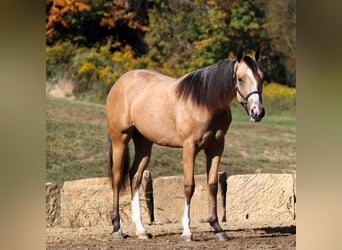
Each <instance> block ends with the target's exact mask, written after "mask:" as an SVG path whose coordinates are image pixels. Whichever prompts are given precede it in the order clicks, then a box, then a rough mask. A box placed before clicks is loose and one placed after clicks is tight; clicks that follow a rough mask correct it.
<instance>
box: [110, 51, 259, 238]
mask: <svg viewBox="0 0 342 250" xmlns="http://www.w3.org/2000/svg"><path fill="white" fill-rule="evenodd" d="M259 59H260V52H259V50H257V51H256V53H255V55H254V57H253V56H248V55H243V53H242V51H239V53H238V55H237V57H236V59H231V60H223V61H220V62H218V63H216V64H213V65H209V66H207V67H204V68H201V69H198V70H196V71H194V72H191V73H188V74H186V75H185V76H183V77H181V78H178V79H176V78H172V77H170V76H166V75H164V74H161V73H159V72H156V71H152V70H146V69H138V70H132V71H129V72H127V73H125V74H123V75H122V76H121V77H120V78H119V79H118V80H117V81H116V82H115V84H114V85H113V87H112V88H111V90H110V91H109V94H108V96H107V100H106V120H107V126H108V131H109V133H108V134H109V145H110V146H109V173H110V176H111V178H112V189H113V213H112V224H113V232H112V238H114V239H115V238H123V233H122V230H121V227H120V214H119V192H120V190H122V189H124V188H126V187H127V186H128V183H129V185H130V188H131V206H132V221H133V223H134V224H135V227H136V236H137V237H138V238H139V239H149V238H151V235H150V234H148V233H147V231H146V229H145V227H144V225H143V223H142V219H141V212H140V204H139V187H140V183H141V180H142V175H143V172H144V170H145V168H146V167H147V165H148V163H149V160H150V156H151V150H152V145H153V144H154V143H156V144H158V145H162V146H168V147H178V148H182V158H183V172H184V196H185V202H184V215H183V217H182V226H183V232H182V235H181V239H182V240H183V241H184V242H188V241H192V240H193V235H192V233H191V230H190V204H191V198H192V196H193V193H194V190H195V182H194V164H195V157H196V155H197V154H198V152H199V151H201V150H204V152H205V155H206V170H207V185H208V192H209V216H208V222H209V224H210V225H211V227H212V228H213V229H214V235H215V237H216V239H217V240H229V238H228V236H227V235H226V233H225V232H224V230H223V229H222V227H221V226H220V224H219V221H218V217H217V190H218V168H219V163H220V159H221V155H222V152H223V150H224V145H225V134H226V133H227V131H228V128H229V126H230V123H231V121H232V115H231V111H230V107H229V104H230V102H231V101H232V100H233V99H234V98H235V97H236V100H237V101H238V102H239V103H240V104H241V105H242V106H243V107H244V108H245V110H246V112H247V114H248V115H249V117H250V120H251V121H254V122H259V121H261V119H262V118H263V117H264V114H265V110H264V107H263V105H262V78H263V73H262V71H261V70H260V69H259V68H258V65H257V62H259ZM131 139H133V143H134V148H135V155H134V160H133V164H132V166H130V165H129V156H128V154H129V153H128V143H129V141H130V140H131ZM165 195H167V194H165Z"/></svg>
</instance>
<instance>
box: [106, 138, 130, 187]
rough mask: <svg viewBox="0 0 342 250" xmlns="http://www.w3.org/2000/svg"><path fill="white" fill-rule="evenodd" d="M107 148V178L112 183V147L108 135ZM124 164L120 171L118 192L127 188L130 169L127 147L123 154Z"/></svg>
mask: <svg viewBox="0 0 342 250" xmlns="http://www.w3.org/2000/svg"><path fill="white" fill-rule="evenodd" d="M108 146H109V154H108V176H109V177H110V178H111V179H112V181H113V171H112V168H113V146H112V140H111V139H110V136H109V135H108ZM124 161H125V163H124V166H123V169H122V172H121V173H122V176H121V178H120V179H121V183H120V190H125V189H127V187H128V184H129V169H130V159H129V148H128V146H127V150H126V154H125V159H124Z"/></svg>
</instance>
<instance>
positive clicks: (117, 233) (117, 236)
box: [112, 229, 124, 239]
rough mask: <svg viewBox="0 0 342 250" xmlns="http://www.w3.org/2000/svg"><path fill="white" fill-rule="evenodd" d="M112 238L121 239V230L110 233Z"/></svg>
mask: <svg viewBox="0 0 342 250" xmlns="http://www.w3.org/2000/svg"><path fill="white" fill-rule="evenodd" d="M112 238H113V239H123V238H124V237H123V235H122V232H121V229H119V230H118V231H116V232H113V233H112Z"/></svg>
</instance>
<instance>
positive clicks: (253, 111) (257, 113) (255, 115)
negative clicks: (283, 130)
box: [248, 104, 265, 122]
mask: <svg viewBox="0 0 342 250" xmlns="http://www.w3.org/2000/svg"><path fill="white" fill-rule="evenodd" d="M248 114H249V116H250V118H251V119H250V120H251V121H253V122H260V121H261V120H262V118H263V117H264V116H265V109H264V107H263V106H262V104H259V105H251V107H250V108H249V109H248Z"/></svg>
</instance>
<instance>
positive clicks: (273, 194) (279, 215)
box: [227, 174, 295, 226]
mask: <svg viewBox="0 0 342 250" xmlns="http://www.w3.org/2000/svg"><path fill="white" fill-rule="evenodd" d="M227 183H228V189H227V219H228V222H232V223H252V224H264V225H273V226H274V225H277V224H279V225H280V224H282V223H291V222H294V219H295V211H294V208H295V204H294V182H293V176H292V175H291V174H252V175H251V174H248V175H234V176H230V177H229V178H228V181H227Z"/></svg>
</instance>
